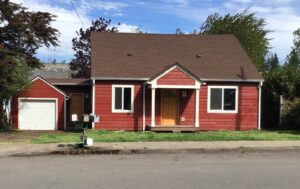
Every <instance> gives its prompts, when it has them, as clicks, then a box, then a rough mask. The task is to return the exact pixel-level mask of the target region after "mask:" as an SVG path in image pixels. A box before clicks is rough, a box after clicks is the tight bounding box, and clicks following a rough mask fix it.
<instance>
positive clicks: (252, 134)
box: [31, 130, 300, 143]
mask: <svg viewBox="0 0 300 189" xmlns="http://www.w3.org/2000/svg"><path fill="white" fill-rule="evenodd" d="M87 135H88V137H91V138H93V139H94V142H148V141H239V140H245V141H251V140H260V141H275V140H300V132H296V131H209V132H199V133H153V132H126V131H124V132H117V131H99V130H90V131H88V133H87ZM79 136H80V133H68V132H66V133H59V134H57V133H53V134H42V135H40V136H39V137H37V138H34V139H32V140H31V143H61V142H79V141H80V139H79Z"/></svg>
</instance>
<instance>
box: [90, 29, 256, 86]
mask: <svg viewBox="0 0 300 189" xmlns="http://www.w3.org/2000/svg"><path fill="white" fill-rule="evenodd" d="M91 41H92V66H91V67H92V69H91V76H92V78H151V77H153V76H154V75H155V74H157V73H159V72H161V71H162V70H164V69H165V68H166V67H168V66H170V65H172V64H174V63H178V64H180V65H182V66H183V67H185V68H186V69H187V70H189V71H190V72H192V73H193V74H194V75H195V76H197V77H198V78H199V79H201V80H233V81H234V80H238V81H240V80H261V79H262V77H261V75H260V74H259V72H258V71H257V70H256V68H255V66H254V64H253V63H252V61H251V60H250V58H249V57H248V56H247V54H246V52H245V51H244V50H243V48H242V47H241V46H240V44H239V42H238V40H237V39H236V38H235V37H234V36H233V35H172V34H132V33H103V32H92V35H91Z"/></svg>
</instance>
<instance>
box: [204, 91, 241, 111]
mask: <svg viewBox="0 0 300 189" xmlns="http://www.w3.org/2000/svg"><path fill="white" fill-rule="evenodd" d="M216 88H217V89H222V110H211V109H210V100H211V99H210V95H211V89H216ZM224 89H235V110H223V108H224ZM238 99H239V88H238V86H213V85H212V86H208V89H207V112H208V113H238V107H239V106H238V102H239V100H238Z"/></svg>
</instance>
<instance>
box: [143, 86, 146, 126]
mask: <svg viewBox="0 0 300 189" xmlns="http://www.w3.org/2000/svg"><path fill="white" fill-rule="evenodd" d="M145 130H146V83H143V131H145Z"/></svg>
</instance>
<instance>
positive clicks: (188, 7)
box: [12, 0, 300, 62]
mask: <svg viewBox="0 0 300 189" xmlns="http://www.w3.org/2000/svg"><path fill="white" fill-rule="evenodd" d="M12 2H15V3H22V4H23V5H24V6H25V7H28V8H29V9H30V10H33V11H39V10H40V11H48V12H50V13H52V14H54V15H56V16H57V18H56V21H55V22H53V23H52V25H53V27H55V28H57V29H58V30H59V31H60V33H61V35H60V38H59V40H60V46H59V47H55V48H54V47H50V49H47V48H45V47H42V48H40V49H39V50H38V53H37V57H39V58H40V59H42V60H43V61H46V62H47V61H51V60H53V59H57V60H59V61H63V60H65V61H67V62H69V61H70V60H71V59H72V57H73V54H74V52H73V50H72V42H71V39H72V38H73V37H75V36H76V34H75V32H76V31H77V30H79V28H81V27H83V26H82V24H81V22H80V20H79V18H78V16H77V15H76V13H75V11H74V9H73V7H72V5H71V3H70V0H12ZM72 2H73V4H74V6H75V7H76V9H77V11H78V13H79V15H80V18H81V20H82V22H83V25H84V26H85V27H89V26H90V23H91V21H92V20H94V19H95V18H98V17H103V18H106V19H111V20H112V23H113V24H117V23H121V25H120V26H119V31H120V32H133V31H134V29H135V28H137V27H141V29H142V30H143V31H145V32H148V33H174V32H175V30H176V28H181V30H182V31H184V32H186V33H189V32H192V31H193V30H194V29H197V30H198V29H199V27H200V26H201V24H202V23H203V22H204V21H205V19H206V18H207V16H208V15H210V14H213V13H216V12H217V13H219V14H221V15H224V14H227V13H230V14H235V13H237V12H241V11H243V10H244V9H245V8H249V9H250V10H251V11H253V12H257V16H258V17H262V18H264V19H265V20H266V21H267V23H268V25H267V26H266V28H267V29H270V30H272V31H273V32H272V33H271V34H270V35H269V36H268V37H269V38H271V39H272V40H271V47H272V49H271V51H272V52H276V53H277V54H278V55H279V58H280V60H281V62H283V61H284V59H285V57H286V55H287V54H288V53H289V51H290V48H291V46H292V40H293V36H292V32H293V31H294V30H296V29H297V28H300V2H299V1H297V0H264V1H261V0H228V1H222V0H148V1H147V0H144V1H134V0H72Z"/></svg>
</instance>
